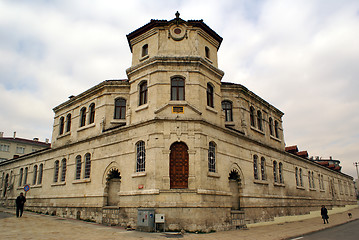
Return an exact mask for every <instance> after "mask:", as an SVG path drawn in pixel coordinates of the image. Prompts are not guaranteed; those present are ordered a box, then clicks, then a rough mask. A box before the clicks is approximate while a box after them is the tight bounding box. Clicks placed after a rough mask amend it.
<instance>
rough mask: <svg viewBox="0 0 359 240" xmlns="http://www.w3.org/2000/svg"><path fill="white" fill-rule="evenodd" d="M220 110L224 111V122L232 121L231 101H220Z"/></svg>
mask: <svg viewBox="0 0 359 240" xmlns="http://www.w3.org/2000/svg"><path fill="white" fill-rule="evenodd" d="M222 110H223V112H224V116H225V120H226V122H232V121H233V116H232V103H231V102H230V101H223V102H222Z"/></svg>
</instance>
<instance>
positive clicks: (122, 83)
mask: <svg viewBox="0 0 359 240" xmlns="http://www.w3.org/2000/svg"><path fill="white" fill-rule="evenodd" d="M127 38H128V41H129V45H130V48H131V51H132V66H131V67H130V68H129V69H127V71H126V72H127V75H128V80H109V81H104V82H102V83H100V84H98V85H97V86H94V87H93V88H91V89H89V90H87V91H85V92H84V93H81V94H79V95H78V96H73V97H71V98H70V99H69V100H68V101H66V102H64V103H63V104H61V105H59V106H57V107H55V108H54V109H53V110H54V112H55V118H54V125H53V133H52V148H51V149H48V150H44V151H42V152H40V153H34V154H32V155H31V156H24V157H20V158H18V159H12V160H8V161H6V162H4V163H1V164H0V171H1V172H0V174H1V175H0V176H1V177H2V179H1V183H2V185H1V202H2V203H3V204H4V205H8V206H9V205H10V206H11V205H13V204H14V199H15V197H16V196H17V195H18V193H19V192H20V191H22V189H23V186H24V185H25V184H29V185H30V191H29V192H28V193H27V199H28V201H27V205H26V207H27V208H28V209H31V210H33V211H37V212H43V213H48V214H56V215H59V216H65V217H70V218H78V219H84V220H89V221H96V222H102V223H105V224H111V225H121V226H126V227H128V226H129V227H136V224H137V209H139V208H153V209H155V213H156V214H165V219H166V228H167V229H168V230H181V229H185V230H188V231H206V232H208V231H212V230H226V229H230V228H233V227H241V226H243V225H244V224H246V223H254V222H260V221H270V220H271V219H273V218H274V217H275V216H284V215H295V214H305V213H308V212H309V211H310V210H314V209H316V210H317V209H318V208H319V206H320V205H322V204H325V205H327V206H328V207H329V208H330V207H332V206H343V205H350V204H356V200H355V196H354V185H353V179H352V177H350V176H348V175H346V174H343V173H340V172H336V171H333V170H331V169H328V168H326V167H324V166H321V165H320V164H317V163H315V162H313V161H311V160H310V159H306V158H302V157H299V156H296V155H294V154H291V153H288V152H286V151H285V142H284V134H283V127H282V116H283V113H282V112H281V111H280V110H278V109H277V108H275V107H274V106H272V105H270V104H269V103H268V102H266V101H265V100H263V99H261V98H260V97H259V96H257V95H256V94H254V93H253V92H251V91H250V90H248V89H247V88H245V87H244V86H242V85H240V84H233V83H225V82H221V79H222V77H223V75H224V73H223V72H222V71H221V70H220V69H218V63H217V62H218V61H217V50H218V49H219V46H220V44H221V41H222V38H221V37H220V36H218V34H217V33H215V32H214V31H213V30H212V29H210V28H209V27H208V26H207V25H206V24H205V23H204V22H203V21H194V20H191V21H184V20H182V19H181V18H179V17H178V16H177V17H176V18H175V19H173V20H171V21H166V20H151V22H150V23H148V24H147V25H145V26H143V27H141V28H139V29H137V30H135V31H134V32H132V33H130V34H129V35H127ZM25 168H27V169H28V175H27V176H26V177H25V176H24V172H23V171H24V169H25ZM21 169H23V170H21ZM8 174H10V175H11V177H8V179H7V180H6V176H7V175H8ZM6 181H7V186H9V185H11V186H13V187H12V188H9V189H8V190H7V191H6V193H5V191H4V186H5V182H6Z"/></svg>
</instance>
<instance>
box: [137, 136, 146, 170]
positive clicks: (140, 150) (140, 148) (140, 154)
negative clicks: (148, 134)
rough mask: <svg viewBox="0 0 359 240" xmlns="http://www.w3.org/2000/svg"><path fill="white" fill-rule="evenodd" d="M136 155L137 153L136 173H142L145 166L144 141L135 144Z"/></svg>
mask: <svg viewBox="0 0 359 240" xmlns="http://www.w3.org/2000/svg"><path fill="white" fill-rule="evenodd" d="M136 153H137V154H136V155H137V164H136V172H144V171H145V165H146V149H145V142H144V141H140V142H138V143H137V144H136Z"/></svg>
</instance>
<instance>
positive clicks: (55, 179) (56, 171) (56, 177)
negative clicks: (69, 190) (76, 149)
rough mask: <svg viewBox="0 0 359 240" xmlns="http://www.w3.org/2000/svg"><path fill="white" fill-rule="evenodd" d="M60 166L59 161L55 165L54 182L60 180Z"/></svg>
mask: <svg viewBox="0 0 359 240" xmlns="http://www.w3.org/2000/svg"><path fill="white" fill-rule="evenodd" d="M59 165H60V163H59V160H56V161H55V165H54V182H57V181H58V180H59Z"/></svg>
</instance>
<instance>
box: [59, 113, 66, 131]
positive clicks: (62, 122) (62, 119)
mask: <svg viewBox="0 0 359 240" xmlns="http://www.w3.org/2000/svg"><path fill="white" fill-rule="evenodd" d="M64 124H65V123H64V117H60V124H59V134H60V135H61V134H63V133H64Z"/></svg>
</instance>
